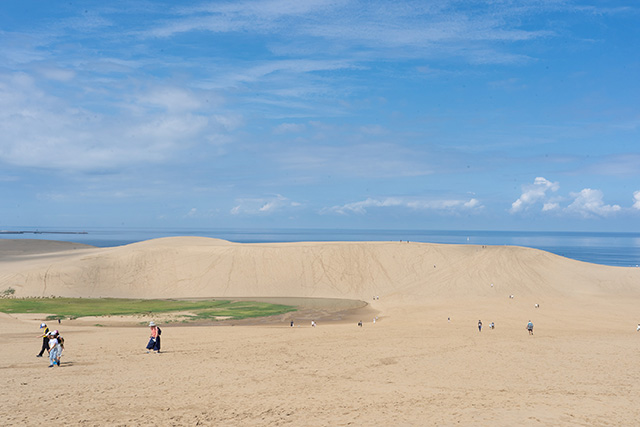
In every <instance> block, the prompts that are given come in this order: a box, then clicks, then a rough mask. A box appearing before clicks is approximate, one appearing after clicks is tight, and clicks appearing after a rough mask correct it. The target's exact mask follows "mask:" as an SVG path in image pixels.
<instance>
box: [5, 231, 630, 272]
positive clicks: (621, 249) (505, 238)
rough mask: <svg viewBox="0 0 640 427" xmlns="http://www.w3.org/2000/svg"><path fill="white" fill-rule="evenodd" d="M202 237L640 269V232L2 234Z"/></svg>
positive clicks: (26, 234)
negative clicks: (535, 257)
mask: <svg viewBox="0 0 640 427" xmlns="http://www.w3.org/2000/svg"><path fill="white" fill-rule="evenodd" d="M176 236H199V237H211V238H217V239H223V240H228V241H231V242H235V243H278V242H283V243H284V242H308V241H309V242H331V241H341V242H344V241H354V242H364V241H412V242H422V243H442V244H470V245H494V246H502V245H507V246H524V247H529V248H535V249H540V250H544V251H547V252H551V253H554V254H557V255H560V256H564V257H567V258H572V259H575V260H578V261H585V262H590V263H594V264H603V265H610V266H618V267H638V266H639V265H640V233H622V232H569V231H567V232H559V231H478V230H475V231H474V230H391V229H388V230H367V229H312V228H307V229H233V228H230V229H227V228H220V229H206V228H198V229H187V228H174V229H158V228H146V229H145V228H88V229H73V228H61V227H48V228H29V227H22V228H20V227H13V228H5V229H3V230H2V231H0V238H3V239H41V240H58V241H68V242H75V243H82V244H86V245H91V246H96V247H103V248H104V247H114V246H123V245H128V244H131V243H136V242H141V241H145V240H150V239H156V238H162V237H176Z"/></svg>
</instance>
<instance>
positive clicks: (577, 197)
mask: <svg viewBox="0 0 640 427" xmlns="http://www.w3.org/2000/svg"><path fill="white" fill-rule="evenodd" d="M571 197H573V198H574V201H573V202H572V203H571V204H570V205H569V206H567V207H566V208H565V211H567V212H569V213H572V214H577V215H579V216H581V217H583V218H593V217H603V216H608V215H611V214H613V213H615V212H618V211H620V210H621V209H622V208H621V207H620V206H618V205H605V204H604V202H603V200H602V199H603V197H604V195H603V193H602V191H600V190H592V189H591V188H585V189H583V190H582V191H580V192H579V193H571Z"/></svg>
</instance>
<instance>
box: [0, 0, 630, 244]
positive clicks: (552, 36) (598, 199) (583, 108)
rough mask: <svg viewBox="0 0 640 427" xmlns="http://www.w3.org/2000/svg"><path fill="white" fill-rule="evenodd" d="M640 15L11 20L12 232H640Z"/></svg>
mask: <svg viewBox="0 0 640 427" xmlns="http://www.w3.org/2000/svg"><path fill="white" fill-rule="evenodd" d="M638 22H640V4H636V3H635V2H629V1H616V0H611V1H592V0H584V1H582V0H535V1H528V0H513V1H512V0H493V1H492V0H487V1H475V0H439V1H424V0H422V1H397V0H396V1H378V0H367V1H356V0H266V1H252V0H245V1H195V2H189V1H184V2H175V1H135V2H132V1H118V0H115V1H110V2H103V1H100V2H98V1H83V2H78V1H67V2H43V1H40V0H38V1H33V0H23V1H21V2H9V1H5V2H2V3H1V4H0V199H1V202H0V229H10V228H12V227H18V228H19V227H23V228H28V227H39V228H44V227H70V228H74V229H75V228H88V227H120V226H125V227H158V228H165V227H166V228H199V227H209V228H225V227H230V228H238V227H240V228H242V227H247V228H331V229H336V228H337V229H340V228H345V229H353V228H358V229H424V230H438V229H443V230H525V231H560V230H568V231H630V232H639V231H640V226H639V224H640V80H639V79H638V76H640V47H639V46H640V25H638Z"/></svg>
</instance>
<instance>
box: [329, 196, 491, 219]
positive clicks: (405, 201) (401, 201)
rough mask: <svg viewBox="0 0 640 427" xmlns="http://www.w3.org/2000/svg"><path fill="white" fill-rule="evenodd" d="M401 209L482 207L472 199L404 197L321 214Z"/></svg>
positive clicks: (362, 202)
mask: <svg viewBox="0 0 640 427" xmlns="http://www.w3.org/2000/svg"><path fill="white" fill-rule="evenodd" d="M393 207H401V208H403V207H404V208H408V209H414V210H424V211H443V212H444V211H468V210H473V209H475V210H478V209H482V208H483V206H482V204H481V203H480V201H479V200H477V199H475V198H472V199H469V200H462V199H441V200H429V199H416V198H405V197H386V198H381V199H376V198H368V199H366V200H361V201H358V202H352V203H347V204H344V205H342V206H332V207H328V208H324V209H322V210H321V211H320V213H321V214H331V213H333V214H340V215H348V214H361V215H363V214H366V213H367V209H371V208H393Z"/></svg>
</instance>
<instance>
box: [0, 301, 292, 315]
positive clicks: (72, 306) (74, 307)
mask: <svg viewBox="0 0 640 427" xmlns="http://www.w3.org/2000/svg"><path fill="white" fill-rule="evenodd" d="M295 310H296V309H295V307H291V306H287V305H281V304H268V303H263V302H254V301H227V300H204V301H181V300H145V299H122V298H25V299H0V312H4V313H47V314H50V316H48V317H47V320H55V319H64V318H71V319H75V318H78V317H86V316H129V315H151V314H159V313H170V312H176V311H188V312H191V313H193V315H192V316H185V317H186V319H188V320H206V319H215V318H216V317H218V316H229V317H230V318H232V319H246V318H249V317H265V316H273V315H277V314H283V313H288V312H291V311H295Z"/></svg>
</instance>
